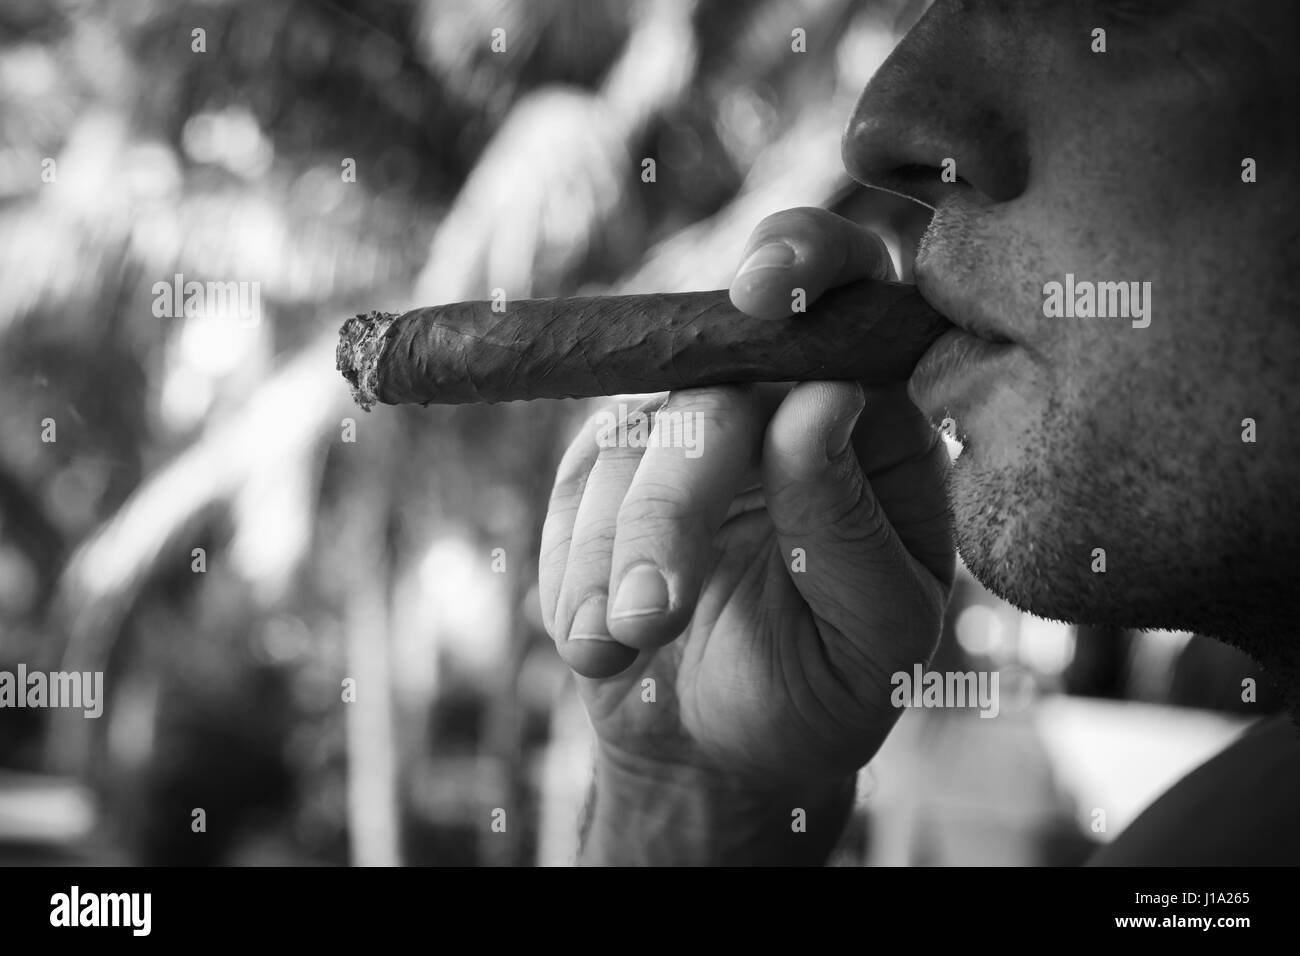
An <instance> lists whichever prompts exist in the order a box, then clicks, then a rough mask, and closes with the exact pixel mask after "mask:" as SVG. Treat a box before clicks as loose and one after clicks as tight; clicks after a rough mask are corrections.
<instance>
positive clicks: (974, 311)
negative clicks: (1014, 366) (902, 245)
mask: <svg viewBox="0 0 1300 956" xmlns="http://www.w3.org/2000/svg"><path fill="white" fill-rule="evenodd" d="M913 279H914V280H915V282H916V291H917V292H919V293H920V295H921V298H923V299H925V301H926V302H928V303H930V305H931V306H932V307H933V308H934V310H935V311H936V312H938V313H939V314H940V315H942V316H943V317H944V318H945V319H947V320H948V321H949V322H951V323H952V324H953V325H955V326H957V328H959V329H961V330H962V331H963V332H968V333H969V334H971V335H974V336H976V337H978V338H981V339H987V340H988V341H990V342H999V343H1007V344H1009V343H1013V342H1015V341H1016V339H1015V337H1014V336H1012V335H1010V334H1008V333H1007V331H1006V330H1005V329H1004V328H1003V326H1002V324H1001V322H999V321H998V318H999V317H998V316H996V315H993V314H991V313H990V311H989V310H987V309H986V308H984V307H983V304H982V303H980V302H977V301H971V300H970V299H969V298H967V297H965V296H962V295H961V294H960V293H959V292H958V291H957V289H956V288H955V283H951V282H949V281H945V279H944V277H943V275H942V274H941V273H938V272H936V271H934V270H933V269H930V268H926V267H925V266H923V265H922V264H921V263H919V262H918V263H917V265H916V268H915V269H914V271H913Z"/></svg>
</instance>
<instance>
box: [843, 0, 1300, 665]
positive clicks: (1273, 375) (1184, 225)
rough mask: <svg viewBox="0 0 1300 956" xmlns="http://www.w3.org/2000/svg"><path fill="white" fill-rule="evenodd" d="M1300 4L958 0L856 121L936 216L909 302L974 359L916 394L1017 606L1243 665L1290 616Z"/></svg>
mask: <svg viewBox="0 0 1300 956" xmlns="http://www.w3.org/2000/svg"><path fill="white" fill-rule="evenodd" d="M1298 8H1300V5H1297V4H1294V3H1291V2H1289V0H1250V2H1246V0H1231V2H1230V0H1221V2H1213V0H1186V2H1180V0H1146V2H1143V0H1110V2H1100V0H1090V2H1072V3H1061V2H1059V0H1055V2H1053V0H1003V2H994V0H972V2H947V0H939V2H938V3H936V4H935V6H934V7H933V8H932V9H931V10H930V12H929V13H928V14H927V15H926V16H925V17H924V18H923V19H922V20H921V21H920V23H919V24H918V25H917V26H916V27H915V28H914V29H913V31H912V32H911V33H910V34H909V35H908V36H907V38H906V39H905V40H904V41H903V43H902V44H901V45H900V47H899V48H898V50H897V51H896V52H895V53H894V55H893V56H892V57H891V58H890V60H889V61H888V62H887V63H886V64H885V65H884V66H883V67H882V68H881V70H880V71H879V72H878V74H877V75H876V77H875V78H874V79H873V80H872V82H871V84H870V85H869V86H868V87H867V89H866V91H865V92H864V94H863V96H862V99H861V101H860V102H859V104H858V106H857V109H856V111H855V113H854V116H853V118H852V120H851V122H850V123H849V126H848V129H847V130H846V133H845V140H844V157H845V161H846V163H847V165H848V166H849V169H850V171H852V172H853V173H854V174H855V175H856V176H857V177H858V178H859V179H861V180H863V181H864V182H868V183H871V184H874V185H879V186H883V187H885V188H888V189H892V190H896V191H898V192H901V193H904V194H906V195H910V196H912V197H914V198H917V199H920V200H922V201H923V202H925V203H927V204H929V205H932V206H935V207H936V212H935V215H934V218H933V221H932V223H931V225H930V228H929V230H928V232H927V234H926V236H925V237H924V238H923V240H922V242H921V246H920V249H919V251H918V256H917V261H916V277H917V282H918V284H919V285H920V287H921V290H922V293H923V294H924V295H926V296H927V297H928V298H929V299H930V301H931V302H932V303H933V304H934V305H935V306H936V307H937V308H938V309H939V310H940V311H941V312H943V313H944V314H946V315H947V316H948V317H949V318H951V319H952V320H953V321H954V322H955V323H956V324H957V325H959V326H963V327H966V328H968V329H973V330H976V331H978V332H980V335H981V336H982V338H977V337H972V336H970V335H951V336H949V337H948V339H947V340H946V341H942V342H940V343H939V344H938V345H936V346H935V348H933V349H932V350H931V352H930V353H929V354H928V355H927V356H926V358H925V359H923V360H922V364H921V366H920V367H919V368H918V371H917V373H916V375H915V376H914V377H913V380H912V383H911V392H912V396H913V398H914V400H915V401H916V402H917V403H918V404H919V405H920V406H921V407H922V408H923V409H924V410H925V411H926V412H927V413H928V414H929V415H930V416H931V417H932V418H933V420H934V421H935V422H936V424H937V423H940V422H942V421H943V419H945V418H949V417H950V418H951V419H953V420H954V421H955V425H956V432H957V435H958V436H959V437H960V438H961V440H962V442H963V445H964V450H963V452H962V454H961V457H960V459H959V460H958V462H957V464H956V466H955V468H954V471H953V475H952V507H953V510H954V515H955V521H956V531H957V538H958V542H959V547H960V550H961V553H962V556H963V558H964V559H965V561H966V563H967V565H968V566H969V567H970V568H971V570H972V571H973V572H974V573H975V574H976V576H977V577H979V578H980V579H981V580H982V581H984V582H985V583H986V584H987V585H988V586H989V587H990V588H991V589H992V590H994V591H995V592H997V593H999V594H1001V595H1003V596H1004V597H1006V598H1007V599H1009V600H1010V601H1012V602H1013V603H1015V604H1017V605H1019V606H1021V607H1023V608H1026V609H1028V610H1031V611H1034V612H1036V613H1039V614H1042V615H1045V616H1048V617H1057V618H1065V619H1069V620H1074V621H1080V622H1089V623H1114V624H1121V625H1126V626H1134V627H1169V628H1187V629H1193V630H1200V631H1204V632H1208V633H1213V634H1216V635H1218V636H1221V637H1226V638H1229V639H1236V640H1238V641H1241V642H1244V643H1246V644H1249V643H1250V642H1249V640H1248V638H1246V637H1244V636H1243V632H1245V631H1246V630H1247V629H1250V628H1254V629H1256V630H1259V629H1260V627H1259V626H1260V624H1261V622H1262V621H1264V620H1266V616H1267V615H1269V614H1274V615H1277V616H1278V618H1279V619H1288V618H1290V615H1291V614H1292V613H1294V611H1295V601H1296V599H1295V597H1294V596H1293V595H1294V592H1295V585H1294V578H1295V570H1294V569H1295V567H1296V566H1297V564H1296V562H1297V560H1300V540H1298V535H1297V527H1296V525H1297V521H1296V516H1297V514H1300V508H1298V506H1300V493H1298V491H1297V488H1298V487H1300V453H1298V451H1297V447H1298V446H1297V440H1296V434H1297V425H1298V424H1300V423H1298V422H1297V420H1296V416H1297V414H1300V409H1298V408H1297V404H1298V403H1297V400H1296V395H1297V394H1298V390H1297V389H1296V388H1295V387H1294V386H1293V384H1292V379H1293V376H1294V375H1295V373H1296V370H1297V365H1298V363H1300V303H1298V302H1297V294H1296V280H1295V273H1294V270H1295V268H1296V264H1297V255H1298V254H1300V241H1298V240H1297V224H1296V216H1297V208H1298V203H1297V192H1298V190H1300V186H1298V185H1297V175H1296V172H1297V133H1296V120H1295V116H1296V114H1297V102H1296V100H1297V94H1296V88H1297V68H1296V65H1295V64H1296V62H1297V60H1298V59H1300V50H1297V49H1296V42H1297V36H1298V35H1300V15H1298V14H1297V12H1296V11H1297V9H1298ZM1099 30H1104V31H1105V34H1104V42H1105V52H1094V47H1095V46H1099V44H1100V42H1101V41H1100V39H1099V37H1100V34H1098V33H1096V32H1095V31H1099ZM948 159H951V160H953V161H955V169H954V170H953V171H954V172H955V174H956V176H957V177H958V179H957V181H956V182H952V183H947V182H944V181H943V178H942V176H941V174H942V173H943V171H944V167H945V160H948ZM1248 159H1251V160H1254V165H1255V170H1256V174H1255V175H1256V177H1257V179H1256V181H1255V182H1243V172H1244V171H1245V167H1244V166H1243V163H1245V161H1246V160H1248ZM1069 276H1072V277H1073V279H1072V280H1071V279H1069V278H1067V277H1069ZM1071 282H1072V283H1073V284H1071ZM1049 283H1058V284H1059V294H1054V295H1053V296H1052V297H1051V301H1048V300H1049V296H1048V295H1047V294H1045V287H1046V288H1047V289H1048V290H1049V291H1051V292H1053V293H1055V287H1052V286H1049ZM1102 283H1122V284H1123V286H1122V288H1121V286H1118V285H1104V286H1103V285H1101V284H1102ZM1134 283H1136V286H1134ZM1148 283H1149V285H1147V284H1148ZM1089 286H1093V289H1092V292H1093V293H1096V294H1097V295H1095V296H1094V298H1093V300H1092V304H1091V310H1092V313H1093V317H1085V316H1086V313H1087V312H1088V311H1089V308H1090V306H1089V302H1088V296H1089V292H1088V287H1089ZM1098 287H1100V288H1098ZM1125 293H1127V294H1128V295H1129V301H1128V303H1127V308H1126V307H1125V303H1124V300H1123V296H1124V294H1125ZM1049 312H1050V313H1051V314H1048V313H1049ZM1061 313H1064V314H1061ZM1079 313H1084V314H1083V315H1081V314H1079ZM1116 313H1117V314H1116ZM989 340H1002V342H1003V343H1004V344H994V343H993V342H991V341H989ZM1245 419H1252V420H1253V421H1254V423H1255V432H1254V437H1255V441H1254V442H1253V443H1251V442H1246V441H1243V433H1245V434H1246V437H1250V435H1249V431H1248V429H1249V427H1250V426H1249V424H1248V423H1247V424H1243V420H1245ZM1098 549H1101V550H1098ZM1103 552H1104V558H1103ZM1102 560H1104V565H1103V564H1102ZM1103 566H1104V569H1105V570H1104V572H1103V571H1101V568H1102V567H1103ZM1262 636H1263V635H1262ZM1266 636H1267V637H1268V639H1269V640H1271V641H1274V642H1277V641H1278V640H1279V635H1278V634H1277V633H1276V632H1274V633H1272V634H1269V635H1266ZM1274 646H1275V647H1276V644H1275V645H1274ZM1290 646H1291V645H1288V647H1290ZM1248 649H1250V650H1255V651H1258V650H1259V648H1258V647H1251V646H1248ZM1283 653H1284V655H1289V654H1291V653H1292V652H1291V651H1290V650H1288V651H1284V652H1283ZM1273 656H1276V655H1275V654H1274V655H1273Z"/></svg>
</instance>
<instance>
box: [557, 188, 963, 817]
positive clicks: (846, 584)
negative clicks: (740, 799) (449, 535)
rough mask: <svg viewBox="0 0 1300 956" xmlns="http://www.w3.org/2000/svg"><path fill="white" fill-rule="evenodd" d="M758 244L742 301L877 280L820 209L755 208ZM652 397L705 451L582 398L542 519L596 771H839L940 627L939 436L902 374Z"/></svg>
mask: <svg viewBox="0 0 1300 956" xmlns="http://www.w3.org/2000/svg"><path fill="white" fill-rule="evenodd" d="M772 243H778V244H782V245H783V246H785V247H787V248H789V249H790V250H792V251H793V257H792V261H791V262H789V263H787V264H785V265H781V264H779V262H778V260H779V259H780V257H779V256H776V257H774V258H773V260H772V263H773V264H770V265H768V266H765V267H764V266H760V267H759V268H748V269H747V268H742V270H741V272H740V273H739V274H738V275H737V277H736V279H735V280H734V282H733V284H732V288H731V297H732V301H733V303H734V304H735V305H736V307H737V308H739V309H741V310H743V311H745V312H747V313H749V314H751V315H755V316H758V317H773V318H775V317H778V316H786V315H789V314H790V303H791V292H792V289H793V288H795V287H799V288H802V289H803V290H804V291H805V294H806V296H807V298H808V300H809V301H811V300H813V299H815V298H816V297H817V296H818V295H820V294H821V293H822V292H824V291H825V290H826V289H828V288H831V287H834V286H837V285H840V284H842V283H845V282H848V281H851V280H854V279H858V278H866V277H874V278H890V277H891V267H890V261H889V256H888V253H887V252H886V250H885V248H884V246H883V244H882V243H881V242H880V241H879V239H877V238H876V237H875V236H874V235H872V234H871V233H869V232H867V231H865V230H863V229H861V228H860V227H858V226H856V225H854V224H852V223H850V222H848V221H846V220H843V219H840V218H839V217H836V216H834V215H832V214H830V213H828V212H826V211H824V210H820V209H794V210H789V211H786V212H781V213H778V214H776V215H774V216H771V217H769V218H768V219H766V220H764V221H763V222H762V223H761V224H760V225H759V227H758V228H757V229H756V230H755V232H754V234H753V236H752V237H751V238H750V241H749V244H748V246H747V248H746V256H747V257H748V256H749V255H750V254H751V253H753V252H754V251H755V250H757V249H759V248H760V247H769V246H770V244H772ZM778 251H779V247H778ZM768 255H769V253H768V252H766V251H765V252H764V253H763V254H762V255H760V257H759V259H764V258H765V257H766V256H768ZM787 258H789V256H787ZM747 264H749V263H747ZM665 407H666V409H667V411H669V412H670V413H672V414H673V416H674V417H675V416H676V414H677V413H681V414H682V415H683V416H685V418H684V419H682V421H683V422H688V421H689V422H693V423H694V424H695V426H696V428H695V434H694V438H695V442H696V445H695V447H696V448H697V449H698V451H699V453H698V455H697V456H694V457H693V456H692V455H691V454H688V451H689V448H683V447H672V446H671V445H668V444H665V443H659V444H658V445H656V443H654V442H651V443H650V445H651V447H646V448H642V447H617V446H611V443H610V441H609V438H610V437H611V435H609V434H606V435H605V436H604V437H603V440H602V436H601V435H600V434H599V429H600V426H601V416H596V417H595V418H593V419H592V420H591V421H589V422H588V424H587V426H586V427H585V428H584V429H583V431H582V432H581V434H580V435H579V436H578V438H577V439H576V440H575V441H574V442H573V444H572V445H571V446H570V447H569V449H568V451H567V453H566V454H565V456H564V459H563V461H562V463H561V465H560V468H559V473H558V475H557V477H556V482H555V489H554V492H553V494H552V498H551V503H550V509H549V512H548V514H547V519H546V526H545V530H544V531H543V536H542V554H541V565H540V572H539V581H540V591H541V597H542V609H543V615H544V618H545V622H546V626H547V629H548V631H549V632H550V633H551V635H552V637H553V638H554V639H555V641H556V643H557V646H558V648H559V652H560V654H561V656H562V657H563V659H564V660H565V662H566V663H567V664H568V665H569V666H570V667H571V668H572V669H573V670H574V671H575V673H576V674H578V675H579V677H578V684H579V688H580V692H581V694H582V697H583V700H584V702H585V704H586V707H587V710H588V712H589V714H590V717H591V720H592V723H593V725H594V727H595V731H596V734H597V737H598V740H599V750H598V786H599V778H600V776H601V774H602V772H603V773H605V774H607V775H618V776H619V777H620V778H622V779H624V780H639V781H643V782H645V783H646V785H653V782H654V781H655V780H667V779H670V778H677V779H681V777H682V776H683V775H688V776H690V778H691V779H692V780H696V779H698V780H703V781H709V780H716V781H718V782H719V783H720V784H721V782H723V781H725V786H726V787H735V788H737V791H745V790H757V791H763V792H771V793H776V792H780V791H782V790H783V789H794V788H805V789H806V787H807V786H808V785H809V783H810V782H815V781H825V782H826V784H827V786H832V785H833V784H834V782H835V781H839V782H841V783H842V781H843V780H844V779H846V778H851V777H852V775H853V774H854V772H855V771H856V770H857V768H859V767H861V766H862V765H863V764H865V763H866V762H867V761H868V760H870V758H871V757H872V756H873V755H874V754H875V752H876V750H877V748H878V747H879V746H880V744H881V742H882V741H883V740H884V738H885V736H886V734H887V733H888V732H889V729H890V728H891V727H892V726H893V723H894V721H895V720H896V719H897V716H898V711H897V710H896V709H894V708H893V707H891V706H890V703H889V697H890V690H891V688H890V676H891V674H893V673H894V672H896V671H899V670H909V671H910V669H911V668H912V665H913V664H915V663H916V662H918V661H921V662H924V661H928V659H929V656H930V654H931V653H932V652H933V650H934V647H935V645H936V643H937V640H938V637H939V633H940V626H941V619H942V615H943V609H944V605H945V602H946V600H947V594H948V592H949V590H950V588H951V584H952V577H953V563H954V550H953V545H952V538H951V529H950V527H949V523H948V516H947V509H946V503H945V500H944V496H943V491H942V481H943V475H944V471H945V469H946V467H947V464H948V456H947V452H946V450H945V448H944V446H943V444H942V442H941V441H940V439H939V438H938V436H937V434H936V433H935V432H934V431H933V430H932V429H931V428H930V426H929V424H928V423H927V422H926V421H925V419H924V418H923V416H922V415H921V414H920V413H919V412H918V411H917V410H916V409H915V408H914V407H913V406H912V405H911V403H910V402H909V401H908V399H907V396H906V390H905V386H904V385H903V384H899V385H895V386H889V387H886V388H875V389H867V390H865V391H864V390H863V388H862V387H861V386H859V385H858V384H857V383H851V382H808V383H800V384H798V385H796V386H794V387H793V388H788V387H780V386H762V387H757V388H755V387H742V386H734V387H731V386H729V387H719V388H701V389H690V390H686V391H681V392H674V393H672V394H671V395H670V396H668V399H667V402H666V406H665ZM855 423H856V427H855ZM679 437H680V436H679ZM632 444H635V443H632ZM602 445H605V446H606V447H602ZM611 595H612V596H613V597H611ZM647 681H648V682H650V683H647ZM651 690H652V693H651ZM651 697H653V702H651V701H650V699H649V698H651ZM598 800H599V797H598Z"/></svg>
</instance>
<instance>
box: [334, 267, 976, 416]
mask: <svg viewBox="0 0 1300 956" xmlns="http://www.w3.org/2000/svg"><path fill="white" fill-rule="evenodd" d="M949 328H951V326H950V325H949V324H948V322H947V320H945V319H944V318H943V317H942V316H940V315H939V314H938V313H936V312H935V311H934V310H933V309H932V308H930V306H929V305H928V304H927V303H926V302H925V301H924V300H923V299H922V298H921V297H920V295H919V294H918V293H917V291H916V287H915V286H911V285H905V284H903V283H898V282H885V281H879V280H871V279H864V280H860V281H858V282H854V283H851V284H849V285H844V286H840V287H838V288H836V289H832V290H830V291H829V292H827V293H825V294H824V295H823V296H822V297H821V298H820V299H818V300H817V301H816V302H814V303H812V304H811V305H810V306H809V308H808V311H807V312H806V313H801V314H796V315H793V316H790V317H788V318H783V319H756V318H753V317H752V316H748V315H746V314H744V313H743V312H740V311H739V310H737V309H736V308H735V307H734V306H733V305H732V304H731V301H730V298H729V296H728V293H727V291H726V290H725V289H720V290H717V291H711V292H683V293H654V294H650V295H624V296H590V297H579V298H558V299H523V300H519V301H515V302H510V303H508V304H507V306H506V309H505V311H504V312H494V311H493V310H492V304H491V303H490V302H456V303H452V304H449V305H438V306H430V307H426V308H421V309H414V310H412V311H410V312H405V313H402V314H401V315H395V314H393V313H389V312H371V313H369V314H367V315H358V316H356V317H354V318H351V319H348V320H347V321H346V322H345V323H344V325H343V327H342V329H340V331H339V345H338V349H337V351H336V365H337V367H338V369H339V371H341V372H342V373H343V376H344V378H345V379H347V381H348V383H349V384H350V385H351V386H352V394H353V397H354V398H355V399H356V401H357V403H358V404H359V405H361V406H362V408H365V409H369V408H370V406H371V405H373V404H374V403H375V402H382V403H383V404H385V405H401V404H419V405H429V404H440V405H459V404H467V403H480V402H486V403H495V402H514V401H527V400H532V399H538V398H592V397H596V396H601V395H621V394H627V393H636V392H660V391H670V390H674V389H682V388H694V387H698V386H702V385H718V384H725V383H739V382H797V381H809V380H849V379H852V380H857V381H862V382H866V383H871V384H880V383H885V382H892V381H900V380H903V379H905V378H907V377H908V375H910V374H911V371H912V368H913V367H914V366H915V365H916V362H917V361H918V360H919V359H920V357H921V355H922V354H924V352H925V350H926V349H927V348H929V346H930V345H931V343H933V342H934V340H935V339H937V338H938V337H939V336H940V335H942V334H943V333H944V332H945V331H947V330H948V329H949Z"/></svg>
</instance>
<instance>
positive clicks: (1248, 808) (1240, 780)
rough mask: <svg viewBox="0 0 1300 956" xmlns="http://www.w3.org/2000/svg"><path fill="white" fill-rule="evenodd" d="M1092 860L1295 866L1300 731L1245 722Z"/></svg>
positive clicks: (1277, 723) (1280, 723) (1299, 835)
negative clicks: (1217, 751) (1219, 749)
mask: <svg viewBox="0 0 1300 956" xmlns="http://www.w3.org/2000/svg"><path fill="white" fill-rule="evenodd" d="M1089 865H1091V866H1295V865H1300V729H1298V728H1297V726H1296V724H1295V723H1293V722H1292V721H1291V719H1290V718H1289V717H1288V716H1286V715H1279V716H1276V717H1270V718H1266V719H1265V720H1263V721H1261V722H1260V723H1258V724H1255V725H1254V726H1252V727H1251V728H1249V729H1248V730H1247V731H1246V732H1245V733H1244V734H1242V735H1241V737H1239V738H1238V739H1237V740H1236V741H1235V742H1234V743H1232V744H1231V745H1229V746H1228V747H1227V749H1225V750H1224V751H1223V752H1222V753H1220V754H1218V755H1217V756H1215V757H1213V758H1211V759H1210V760H1208V761H1207V762H1206V763H1204V764H1202V765H1201V766H1200V767H1198V768H1197V769H1195V770H1193V771H1192V772H1191V773H1190V774H1188V775H1187V776H1186V777H1184V778H1183V779H1182V780H1180V781H1179V782H1178V783H1177V784H1175V785H1174V786H1173V787H1172V788H1171V789H1170V790H1169V791H1168V792H1167V793H1165V794H1164V795H1163V796H1161V797H1160V798H1159V799H1157V800H1156V802H1155V803H1153V804H1152V805H1151V806H1150V807H1148V808H1147V809H1146V810H1145V811H1143V812H1142V814H1141V815H1139V816H1138V818H1137V819H1136V820H1134V821H1133V823H1132V824H1130V825H1129V827H1128V828H1127V829H1126V830H1124V832H1123V833H1121V834H1120V835H1119V836H1118V837H1116V838H1115V840H1114V842H1113V843H1111V844H1109V845H1108V846H1105V847H1103V848H1102V849H1100V850H1098V851H1097V852H1096V853H1095V854H1094V855H1093V857H1092V859H1090V860H1089Z"/></svg>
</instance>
